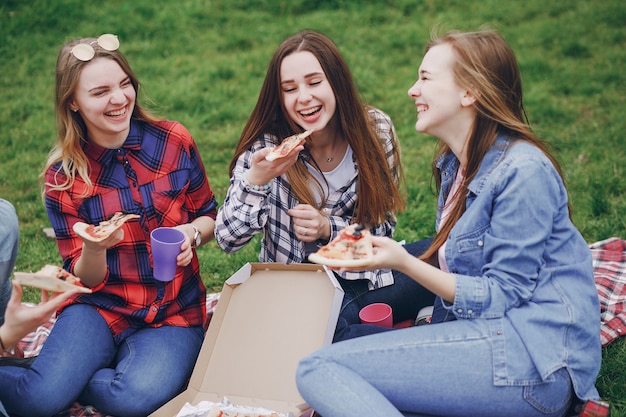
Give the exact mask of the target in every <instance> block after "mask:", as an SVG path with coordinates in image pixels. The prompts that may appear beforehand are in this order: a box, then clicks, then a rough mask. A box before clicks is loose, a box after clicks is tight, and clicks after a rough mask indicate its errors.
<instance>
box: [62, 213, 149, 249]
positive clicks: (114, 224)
mask: <svg viewBox="0 0 626 417" xmlns="http://www.w3.org/2000/svg"><path fill="white" fill-rule="evenodd" d="M139 217H140V216H139V215H137V214H132V213H124V212H121V211H118V212H117V213H115V214H114V215H113V216H111V218H110V219H109V220H103V221H101V222H100V223H99V224H97V225H94V224H87V223H83V222H76V223H74V226H73V227H72V229H74V232H76V234H77V235H78V236H80V237H82V238H83V239H85V240H89V241H91V242H102V241H103V240H104V239H106V238H107V237H109V236H111V234H112V233H113V232H115V231H116V230H117V229H119V228H120V227H122V225H123V224H124V223H126V222H127V221H129V220H132V219H138V218H139Z"/></svg>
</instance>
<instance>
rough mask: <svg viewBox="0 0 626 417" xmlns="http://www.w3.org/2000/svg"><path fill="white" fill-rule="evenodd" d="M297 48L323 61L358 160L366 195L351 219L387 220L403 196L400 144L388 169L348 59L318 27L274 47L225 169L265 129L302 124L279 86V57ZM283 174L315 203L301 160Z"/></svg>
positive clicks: (283, 132) (285, 131) (275, 131)
mask: <svg viewBox="0 0 626 417" xmlns="http://www.w3.org/2000/svg"><path fill="white" fill-rule="evenodd" d="M300 51H308V52H311V53H312V54H313V55H314V56H315V57H316V58H317V60H318V61H319V63H320V65H321V66H322V69H323V70H324V73H325V74H326V77H327V78H328V81H329V83H330V86H331V88H332V90H333V92H334V94H335V98H336V102H337V110H336V117H337V119H338V123H337V125H338V128H339V129H340V132H339V133H340V134H341V135H343V137H344V138H345V139H346V141H347V142H348V144H349V145H350V147H351V148H352V150H353V152H354V156H355V158H356V161H357V167H358V184H357V185H358V187H357V192H359V194H361V195H365V193H366V195H367V198H366V199H365V198H363V199H359V201H358V202H357V205H356V208H355V213H354V219H353V220H354V221H355V222H358V223H362V224H365V225H368V226H375V225H379V224H381V223H383V222H384V221H386V220H388V218H389V216H390V215H393V214H394V213H396V212H398V211H401V210H403V209H404V198H403V196H402V193H401V192H400V184H402V182H403V179H404V178H403V170H402V164H401V161H400V152H399V144H398V143H395V144H394V145H395V146H394V150H393V160H394V161H395V166H394V167H392V168H391V169H390V167H389V163H388V161H387V157H386V154H385V149H384V146H383V144H382V142H381V140H380V138H379V137H378V135H377V134H376V131H375V126H374V123H373V121H372V120H371V118H370V117H369V115H368V107H367V106H366V105H365V104H363V103H362V102H361V100H360V98H359V94H358V92H357V90H356V87H355V85H354V82H353V80H352V75H351V73H350V69H349V68H348V65H347V64H346V62H345V60H344V59H343V57H342V56H341V53H340V52H339V50H338V48H337V47H336V45H335V44H334V43H333V42H332V41H331V40H330V39H329V38H328V37H327V36H325V35H323V34H321V33H318V32H314V31H311V30H305V31H302V32H300V33H297V34H295V35H292V36H290V37H288V38H287V39H285V40H284V41H283V42H282V43H281V45H280V46H279V47H278V49H277V50H276V52H275V53H274V55H273V57H272V59H271V61H270V63H269V66H268V70H267V73H266V76H265V81H264V82H263V86H262V87H261V92H260V94H259V98H258V100H257V103H256V106H255V108H254V110H253V111H252V114H251V115H250V117H249V118H248V121H247V123H246V125H245V127H244V129H243V131H242V134H241V137H240V140H239V143H238V145H237V149H236V150H235V155H234V157H233V159H232V161H231V163H230V174H231V176H232V173H233V170H234V167H235V164H236V162H237V159H238V158H239V156H240V155H241V154H243V153H244V152H246V151H247V150H248V149H249V148H250V147H251V146H252V144H253V143H254V142H255V140H257V138H258V137H259V136H260V135H262V134H264V133H269V134H272V135H275V136H276V137H278V138H279V140H282V139H283V138H285V137H287V136H289V135H291V134H293V133H296V132H299V131H301V130H302V129H301V128H299V127H298V126H297V125H296V124H295V123H294V122H293V121H292V120H291V119H290V118H289V117H288V116H287V111H286V109H285V108H284V104H283V103H282V100H281V97H282V96H281V88H280V65H281V63H282V61H283V59H284V58H285V57H287V56H288V55H291V54H293V53H295V52H300ZM286 175H287V178H288V180H289V184H290V185H291V188H292V191H293V193H294V195H295V196H296V198H297V199H298V200H299V201H300V202H302V203H305V204H310V205H312V206H314V207H315V206H317V203H316V202H315V198H314V196H313V192H312V191H311V184H317V186H319V188H320V189H321V185H320V184H319V183H318V182H317V180H316V179H315V177H314V176H313V175H311V173H310V172H309V170H308V169H307V168H306V166H305V165H304V162H303V161H302V160H300V159H299V160H298V162H296V163H295V164H294V165H293V166H292V167H291V168H290V169H289V171H287V174H286ZM364 201H367V203H364ZM322 204H324V203H323V202H322ZM318 208H320V207H318Z"/></svg>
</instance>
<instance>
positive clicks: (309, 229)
mask: <svg viewBox="0 0 626 417" xmlns="http://www.w3.org/2000/svg"><path fill="white" fill-rule="evenodd" d="M287 214H289V215H290V216H291V224H292V227H293V231H294V232H295V234H296V237H297V238H298V239H300V240H301V241H303V242H315V241H316V240H318V239H326V240H328V239H329V238H330V221H329V220H328V217H326V216H325V215H323V214H322V213H320V212H319V210H317V209H316V208H315V207H313V206H311V205H309V204H298V205H297V206H295V207H293V208H292V209H290V210H289V211H287Z"/></svg>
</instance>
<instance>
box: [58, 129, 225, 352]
mask: <svg viewBox="0 0 626 417" xmlns="http://www.w3.org/2000/svg"><path fill="white" fill-rule="evenodd" d="M84 151H85V154H86V156H87V159H88V161H89V175H90V179H91V181H92V183H93V188H91V189H88V188H87V185H86V184H85V183H84V181H83V180H82V179H80V178H76V180H75V182H74V185H73V186H72V187H71V188H70V189H69V190H65V191H55V190H52V189H51V188H50V187H49V186H47V187H46V208H47V211H48V217H49V218H50V222H51V223H52V227H53V228H54V231H55V234H56V238H57V245H58V247H59V252H60V254H61V256H62V258H63V267H64V268H65V269H66V270H68V271H70V272H72V271H73V269H74V266H75V264H76V261H77V260H78V258H79V257H80V255H81V251H82V247H83V245H82V241H81V239H80V238H79V237H78V236H77V235H76V234H75V233H74V232H73V230H72V226H73V225H74V223H76V222H78V221H82V222H85V223H88V224H98V223H99V222H101V221H103V220H106V219H109V218H110V217H111V216H112V215H113V214H114V213H116V212H118V211H124V212H129V213H134V214H138V215H140V216H141V217H140V218H139V219H137V220H131V221H129V222H127V223H125V224H124V226H123V228H124V240H123V241H122V242H120V243H118V244H117V245H115V246H113V247H111V248H109V249H108V250H107V266H108V272H107V276H106V277H105V279H104V281H103V282H102V283H101V284H99V285H97V286H95V287H93V288H92V289H93V293H92V294H81V295H78V296H77V297H76V298H75V299H73V300H72V301H71V302H70V303H84V304H90V305H92V306H94V307H95V308H96V309H97V310H98V311H99V312H100V314H101V315H102V316H103V317H104V319H105V320H106V321H107V323H108V325H109V327H110V328H111V331H112V332H113V334H114V336H115V337H116V339H117V340H119V339H122V338H124V337H126V336H127V335H128V334H130V333H132V332H134V331H136V330H137V329H139V328H141V327H145V326H153V327H158V326H162V325H173V326H200V325H202V324H203V323H204V320H205V315H206V313H205V309H206V307H205V297H206V289H205V287H204V284H203V283H202V280H201V279H200V267H199V262H198V257H197V255H196V254H195V253H194V256H193V260H192V262H191V263H190V264H189V265H188V266H187V267H185V268H178V271H177V274H176V277H175V278H174V280H173V281H171V282H169V283H161V282H159V281H156V280H155V279H154V278H153V277H152V258H151V250H150V232H151V231H152V230H153V229H155V228H157V227H161V226H167V227H171V226H176V225H179V224H184V223H188V222H190V221H192V220H193V219H195V218H197V217H200V216H209V217H211V218H213V219H215V216H216V214H217V202H216V200H215V197H214V195H213V192H212V190H211V188H210V185H209V182H208V179H207V176H206V172H205V169H204V165H203V163H202V160H201V159H200V154H199V152H198V149H197V147H196V144H195V142H194V141H193V138H192V137H191V134H190V133H189V132H188V131H187V129H186V128H185V127H184V126H182V125H181V124H180V123H177V122H170V121H167V122H165V121H164V122H160V123H157V124H148V123H145V122H141V121H137V120H133V121H132V122H131V126H130V132H129V135H128V138H127V139H126V142H125V143H124V145H123V146H122V147H121V148H119V149H106V148H103V147H101V146H98V145H96V144H95V143H93V142H90V141H88V142H86V144H85V145H84ZM64 180H65V176H64V175H63V172H62V171H60V163H58V164H56V165H54V166H52V167H50V168H49V169H48V171H47V172H46V183H48V184H58V183H61V182H63V181H64ZM86 190H87V191H88V193H87V194H85V191H86ZM85 195H86V196H85Z"/></svg>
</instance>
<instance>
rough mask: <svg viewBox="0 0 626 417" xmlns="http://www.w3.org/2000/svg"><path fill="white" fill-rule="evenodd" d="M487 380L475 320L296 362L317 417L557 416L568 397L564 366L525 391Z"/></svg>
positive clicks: (485, 338) (487, 353) (364, 340)
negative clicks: (543, 381) (546, 379)
mask: <svg viewBox="0 0 626 417" xmlns="http://www.w3.org/2000/svg"><path fill="white" fill-rule="evenodd" d="M529 366H532V364H529ZM493 375H494V369H493V365H492V353H491V334H490V331H489V325H488V323H487V321H486V320H481V319H477V320H471V321H470V320H458V321H452V322H447V323H441V324H434V325H428V326H417V327H410V328H406V329H398V330H395V331H392V332H386V333H381V334H375V335H370V336H366V337H361V338H358V339H355V340H347V341H344V342H340V343H334V344H332V345H330V346H327V347H325V348H322V349H320V350H318V351H317V352H314V353H313V354H311V355H309V356H308V357H305V358H304V359H302V360H301V361H300V364H299V366H298V369H297V375H296V382H297V385H298V389H299V391H300V393H301V394H302V396H303V398H304V400H305V401H306V402H307V403H308V404H309V405H310V406H311V407H312V408H313V409H315V410H316V411H317V412H318V413H319V414H321V415H322V416H324V417H349V416H354V417H357V416H358V417H362V416H369V417H377V416H380V417H394V416H397V417H401V416H447V417H453V416H464V417H466V416H481V417H490V416H493V417H509V416H510V417H539V416H541V417H546V416H549V417H559V416H563V415H564V414H565V413H566V412H567V409H568V406H569V404H570V402H571V400H572V398H573V395H574V394H573V389H572V384H571V380H570V378H569V374H568V372H567V370H566V369H565V368H561V369H560V370H558V371H556V372H555V373H554V374H553V375H552V376H553V378H551V380H550V381H549V382H545V383H542V384H538V385H528V386H495V385H494V383H493V378H494V377H493Z"/></svg>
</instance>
